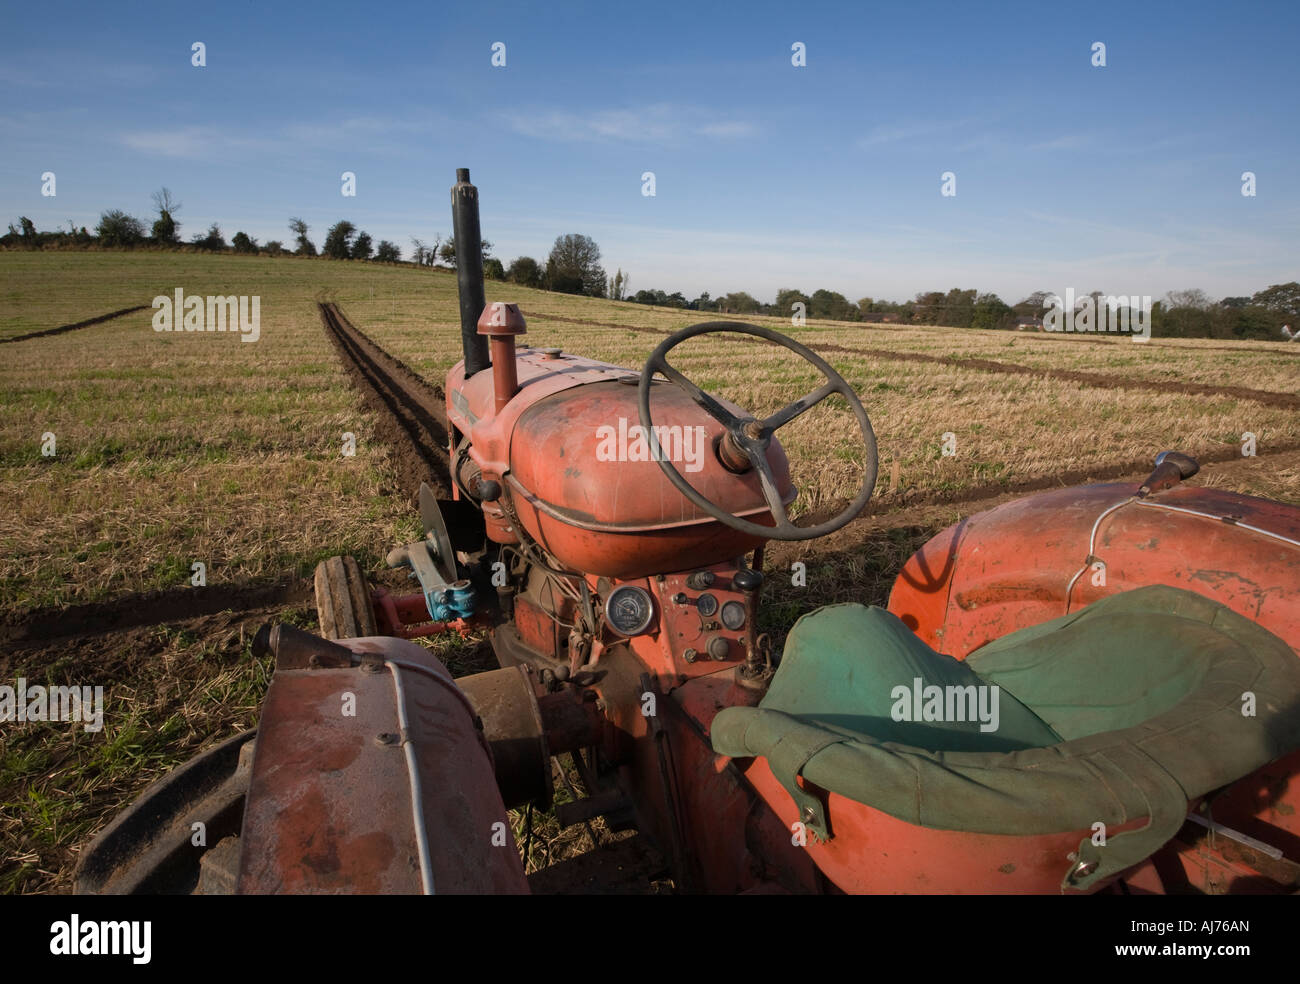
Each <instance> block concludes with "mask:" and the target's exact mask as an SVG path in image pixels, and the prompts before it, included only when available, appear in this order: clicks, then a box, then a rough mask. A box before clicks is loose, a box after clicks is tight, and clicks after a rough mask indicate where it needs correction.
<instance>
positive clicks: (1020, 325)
mask: <svg viewBox="0 0 1300 984" xmlns="http://www.w3.org/2000/svg"><path fill="white" fill-rule="evenodd" d="M1042 330H1043V319H1042V318H1035V317H1032V316H1031V317H1020V318H1017V319H1016V331H1042Z"/></svg>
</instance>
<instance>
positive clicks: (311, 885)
mask: <svg viewBox="0 0 1300 984" xmlns="http://www.w3.org/2000/svg"><path fill="white" fill-rule="evenodd" d="M262 643H263V645H265V646H266V648H268V649H270V651H272V652H274V653H275V656H276V670H275V677H274V679H273V680H272V682H271V686H270V688H269V690H268V692H267V696H266V701H265V703H264V704H263V708H262V719H261V724H260V726H259V734H258V741H257V749H256V753H255V755H254V759H253V767H252V776H251V779H250V782H249V790H248V797H247V805H246V808H245V813H244V823H243V832H242V835H241V838H240V840H241V844H240V847H241V850H240V862H239V876H238V883H237V891H239V892H240V893H323V894H334V893H354V892H355V893H396V894H411V893H421V892H423V893H425V894H429V893H440V894H444V893H523V892H527V891H528V888H527V882H526V881H525V878H524V872H523V865H522V863H521V861H520V857H519V851H518V849H517V848H516V846H515V842H514V838H513V836H512V834H511V828H510V822H509V818H508V816H507V814H506V807H505V805H504V804H503V802H502V799H501V794H500V792H499V791H498V789H497V784H496V780H495V778H494V775H493V763H492V757H491V752H490V750H489V746H488V743H487V741H486V739H485V738H484V736H483V734H482V732H481V731H480V730H479V729H478V727H476V715H475V712H474V710H473V708H472V707H471V705H470V703H469V702H468V700H467V699H466V697H465V695H464V694H463V693H462V692H461V690H460V688H459V687H457V685H456V683H455V682H454V681H453V679H452V677H451V674H450V673H449V672H448V671H447V669H446V667H444V666H443V665H442V663H441V662H439V661H438V659H437V658H436V657H434V656H433V654H432V653H430V652H429V651H428V650H426V649H424V648H422V647H420V646H418V645H416V644H415V643H412V642H409V641H407V640H404V639H394V638H387V637H383V638H381V637H371V638H363V639H348V640H344V641H342V642H340V643H333V642H327V641H325V640H323V639H319V638H317V637H315V636H312V635H310V634H308V633H305V632H300V631H298V630H295V629H292V628H290V627H288V626H276V627H275V628H274V629H271V630H269V632H268V633H267V634H266V635H265V636H263V637H262Z"/></svg>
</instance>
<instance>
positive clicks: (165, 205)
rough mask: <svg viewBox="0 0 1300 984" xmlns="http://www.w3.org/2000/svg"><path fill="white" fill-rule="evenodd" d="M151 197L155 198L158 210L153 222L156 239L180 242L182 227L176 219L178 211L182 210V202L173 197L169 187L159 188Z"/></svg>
mask: <svg viewBox="0 0 1300 984" xmlns="http://www.w3.org/2000/svg"><path fill="white" fill-rule="evenodd" d="M150 197H151V198H152V199H153V204H154V208H156V209H157V210H158V218H157V220H156V221H155V222H154V224H153V238H154V241H155V242H159V243H177V242H180V238H181V236H180V232H181V227H180V223H178V222H177V221H176V213H177V212H179V211H180V210H181V203H180V202H178V201H176V199H174V198H173V197H172V193H171V191H170V190H169V189H167V188H159V189H158V190H157V191H155V192H154V193H153V195H151V196H150Z"/></svg>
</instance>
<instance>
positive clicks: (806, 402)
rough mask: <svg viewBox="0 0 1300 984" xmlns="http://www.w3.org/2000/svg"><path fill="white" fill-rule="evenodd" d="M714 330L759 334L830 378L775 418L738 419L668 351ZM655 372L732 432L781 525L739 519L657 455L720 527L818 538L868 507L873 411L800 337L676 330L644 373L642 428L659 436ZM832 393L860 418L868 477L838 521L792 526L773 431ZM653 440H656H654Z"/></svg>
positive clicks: (745, 327)
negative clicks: (772, 455) (653, 404)
mask: <svg viewBox="0 0 1300 984" xmlns="http://www.w3.org/2000/svg"><path fill="white" fill-rule="evenodd" d="M714 332H736V333H737V334H741V335H757V336H758V337H759V338H764V339H767V340H768V341H769V342H776V343H777V344H778V345H783V346H785V347H786V348H788V349H789V350H790V351H791V352H794V353H795V354H796V355H798V356H800V357H801V358H802V359H803V360H804V361H805V362H810V363H812V364H813V365H814V366H816V367H817V369H818V370H819V371H820V372H821V373H822V374H823V375H824V376H825V377H826V382H825V383H824V384H823V385H821V386H819V387H817V389H815V390H813V391H812V392H811V393H808V394H806V395H804V396H802V397H800V398H799V399H797V400H795V401H794V402H793V403H791V404H789V405H788V406H786V407H785V408H784V409H781V410H778V411H777V412H776V413H774V414H772V416H770V417H766V418H764V419H762V420H758V419H756V418H754V417H751V416H748V415H746V416H742V417H737V416H736V415H735V414H733V413H732V412H731V411H729V410H728V409H727V408H726V407H724V406H723V405H722V404H721V403H719V402H718V400H716V399H715V398H714V397H712V396H710V395H709V394H708V393H706V392H704V390H702V389H700V388H699V387H698V386H696V385H695V384H694V383H692V382H691V381H690V380H689V379H687V378H686V377H685V376H683V375H682V374H681V373H680V372H678V371H677V370H676V369H674V368H673V367H672V366H670V365H669V364H668V360H667V355H668V353H669V352H670V351H672V349H674V348H676V347H677V346H678V345H680V344H681V343H682V342H684V341H686V339H688V338H694V337H695V336H696V335H706V334H712V333H714ZM655 373H661V374H662V375H664V376H665V377H666V378H667V379H668V380H669V381H670V382H672V383H674V384H675V385H677V386H678V387H679V388H681V389H683V390H685V391H686V393H687V395H688V396H690V398H691V399H692V400H693V401H694V402H695V403H696V404H697V405H698V406H700V407H701V408H702V409H703V410H704V411H705V412H706V413H707V414H708V415H709V416H710V417H712V418H713V419H714V420H716V421H718V422H719V423H720V424H722V426H723V427H725V428H726V429H727V433H726V435H724V436H723V438H722V440H723V441H724V442H726V441H727V440H728V438H730V441H731V442H733V445H732V449H733V450H739V451H740V452H742V453H743V455H744V457H745V458H747V459H748V461H749V465H750V466H752V467H753V468H754V470H756V471H757V472H758V479H759V483H760V484H761V485H762V488H763V498H764V499H765V500H767V508H768V510H769V511H770V512H771V514H772V520H773V522H774V523H775V524H776V525H775V526H762V525H760V524H758V523H751V522H749V520H746V519H741V518H740V517H739V516H733V515H732V514H731V513H729V512H727V511H726V510H725V509H723V508H722V507H721V506H719V505H718V504H717V503H715V502H712V501H711V500H709V499H706V498H705V497H704V496H703V495H701V494H700V493H699V492H698V491H697V490H696V489H694V488H693V487H692V486H691V485H690V484H689V483H688V482H687V481H686V479H684V478H682V476H681V475H680V474H679V473H678V471H677V469H676V468H674V467H673V466H672V464H670V463H669V461H668V457H667V455H664V454H655V455H653V457H654V458H655V459H656V460H657V461H658V462H659V467H660V468H662V469H663V471H664V474H665V475H667V476H668V478H669V480H670V481H671V482H672V483H673V484H674V485H675V486H677V488H678V489H679V490H680V491H681V493H682V495H684V496H686V498H687V499H689V500H690V501H691V502H693V503H694V504H695V505H696V506H698V507H699V508H700V509H703V510H704V511H705V512H706V513H708V514H709V515H710V516H712V517H713V518H714V519H716V520H718V521H719V522H720V523H724V524H725V525H727V526H730V527H731V528H732V529H734V530H740V531H741V532H742V533H749V534H750V535H752V536H758V537H762V538H764V539H772V540H813V539H816V538H817V537H819V536H825V535H826V534H828V533H834V532H835V531H836V530H838V529H841V528H842V527H844V526H847V525H848V524H849V522H851V521H852V520H853V518H854V517H855V516H857V514H858V513H860V512H861V511H862V508H863V507H864V506H865V505H866V504H867V500H868V499H870V498H871V492H872V489H874V488H875V485H876V470H877V468H878V465H879V462H878V459H877V454H876V435H875V434H874V433H873V432H872V430H871V421H870V420H869V419H868V418H867V411H866V410H864V409H863V407H862V401H861V400H859V399H858V395H857V394H856V393H854V392H853V387H851V386H850V385H849V384H848V383H846V382H845V381H844V377H842V376H841V375H840V374H839V373H837V372H836V371H835V370H834V369H832V368H831V367H830V365H829V364H828V363H827V362H826V360H825V359H823V358H822V357H821V356H819V355H818V354H817V353H816V352H814V351H812V350H811V349H809V348H808V347H807V346H804V345H800V344H799V343H798V342H796V341H795V340H794V339H792V338H787V337H786V336H785V335H782V334H781V333H780V332H778V331H773V330H772V329H771V328H763V327H760V326H758V325H749V324H743V323H740V322H734V321H709V322H705V323H704V324H699V325H691V326H690V327H689V328H683V329H682V330H681V331H676V332H673V334H671V335H669V336H668V337H667V338H665V339H664V340H663V342H661V343H660V345H659V347H658V348H656V349H655V350H654V351H653V352H652V353H650V358H648V359H647V360H646V364H645V368H643V369H642V370H641V385H640V390H639V393H638V395H639V397H640V406H639V409H640V412H641V426H642V428H644V430H645V433H646V434H648V435H653V434H654V433H655V430H654V422H653V421H652V420H651V419H650V382H651V380H652V379H653V378H654V375H655ZM832 393H839V394H840V395H841V396H843V397H844V398H845V399H846V400H848V402H849V406H850V407H851V408H852V409H853V414H854V416H855V417H857V418H858V427H859V428H860V429H861V431H862V438H863V443H864V445H865V447H866V451H867V467H866V469H865V471H864V472H863V475H862V488H861V490H860V491H859V492H858V494H857V497H856V498H854V500H853V501H852V502H850V503H849V504H848V506H846V507H845V509H844V511H843V512H841V513H839V514H837V515H836V516H835V517H834V518H833V519H831V520H828V521H827V522H825V523H820V524H818V525H817V526H806V527H799V526H795V525H794V524H793V523H791V522H790V517H789V516H788V515H787V513H786V511H785V504H784V503H783V502H782V501H781V492H780V490H779V489H778V488H777V487H776V479H775V478H773V476H772V469H771V467H770V466H769V465H768V463H767V448H768V445H769V444H771V441H772V435H773V433H775V431H776V430H777V429H778V428H780V427H784V426H785V425H786V424H788V423H790V421H792V420H794V419H795V418H796V417H798V416H799V415H800V414H802V413H803V412H804V411H805V410H807V409H809V408H810V407H814V406H816V405H817V404H818V403H820V402H821V401H822V400H824V399H826V398H827V397H828V396H830V395H831V394H832ZM650 439H651V440H653V437H652V438H650Z"/></svg>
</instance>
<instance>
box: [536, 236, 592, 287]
mask: <svg viewBox="0 0 1300 984" xmlns="http://www.w3.org/2000/svg"><path fill="white" fill-rule="evenodd" d="M546 282H547V284H548V285H549V286H550V289H551V290H556V291H560V292H561V293H564V294H588V295H590V296H591V297H604V296H605V287H606V279H605V269H604V267H602V266H601V265H600V247H599V246H597V245H596V241H595V240H594V239H592V238H591V237H590V236H584V235H581V234H579V233H568V234H566V235H563V236H557V237H556V238H555V245H554V246H552V247H551V254H550V256H548V257H547V258H546Z"/></svg>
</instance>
